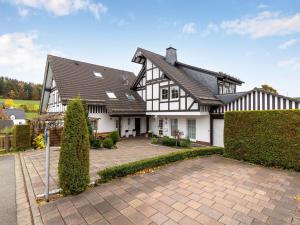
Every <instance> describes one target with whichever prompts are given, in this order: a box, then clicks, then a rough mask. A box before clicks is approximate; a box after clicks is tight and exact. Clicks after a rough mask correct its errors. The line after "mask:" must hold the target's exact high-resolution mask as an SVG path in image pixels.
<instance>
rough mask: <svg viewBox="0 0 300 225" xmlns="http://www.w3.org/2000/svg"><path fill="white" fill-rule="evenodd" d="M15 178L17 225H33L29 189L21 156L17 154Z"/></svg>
mask: <svg viewBox="0 0 300 225" xmlns="http://www.w3.org/2000/svg"><path fill="white" fill-rule="evenodd" d="M14 157H15V177H16V205H17V224H18V225H33V220H32V214H31V210H30V204H29V199H28V195H27V187H26V184H25V178H24V175H23V169H22V165H21V160H20V155H19V154H15V156H14Z"/></svg>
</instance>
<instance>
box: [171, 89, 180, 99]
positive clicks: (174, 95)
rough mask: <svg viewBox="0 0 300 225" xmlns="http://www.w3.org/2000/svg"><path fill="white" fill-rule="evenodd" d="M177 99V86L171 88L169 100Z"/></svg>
mask: <svg viewBox="0 0 300 225" xmlns="http://www.w3.org/2000/svg"><path fill="white" fill-rule="evenodd" d="M178 98H179V88H178V87H177V86H175V87H171V99H173V100H174V99H178Z"/></svg>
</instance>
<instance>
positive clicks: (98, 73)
mask: <svg viewBox="0 0 300 225" xmlns="http://www.w3.org/2000/svg"><path fill="white" fill-rule="evenodd" d="M94 75H95V76H96V77H100V78H103V76H102V74H101V73H100V72H95V71H94Z"/></svg>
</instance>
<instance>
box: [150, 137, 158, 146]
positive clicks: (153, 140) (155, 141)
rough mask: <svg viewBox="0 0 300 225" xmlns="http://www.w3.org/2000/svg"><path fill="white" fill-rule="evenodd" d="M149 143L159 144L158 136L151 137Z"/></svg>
mask: <svg viewBox="0 0 300 225" xmlns="http://www.w3.org/2000/svg"><path fill="white" fill-rule="evenodd" d="M151 144H154V145H157V144H159V138H156V137H154V138H152V139H151Z"/></svg>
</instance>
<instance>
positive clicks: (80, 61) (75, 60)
mask: <svg viewBox="0 0 300 225" xmlns="http://www.w3.org/2000/svg"><path fill="white" fill-rule="evenodd" d="M49 57H50V58H52V57H53V58H59V59H63V60H68V61H73V62H79V63H84V64H89V65H92V66H100V67H103V68H104V69H110V70H117V71H121V72H126V73H132V74H134V75H135V73H134V72H132V71H128V70H122V69H117V68H112V67H108V66H102V65H99V64H95V63H90V62H84V61H82V60H77V59H69V58H65V57H61V56H56V55H51V54H48V55H47V58H49Z"/></svg>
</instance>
